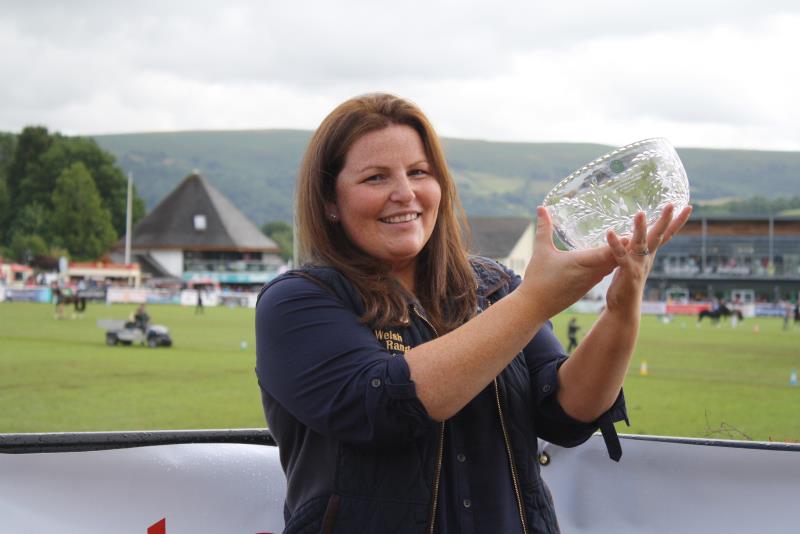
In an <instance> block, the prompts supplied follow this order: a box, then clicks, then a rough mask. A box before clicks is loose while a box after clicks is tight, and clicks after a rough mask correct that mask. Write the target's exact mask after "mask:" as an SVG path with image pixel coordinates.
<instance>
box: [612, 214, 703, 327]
mask: <svg viewBox="0 0 800 534" xmlns="http://www.w3.org/2000/svg"><path fill="white" fill-rule="evenodd" d="M673 212H674V207H673V206H672V204H668V205H667V206H666V207H665V208H664V209H663V210H662V211H661V216H660V217H659V218H658V220H657V221H656V222H655V224H653V226H652V227H651V228H650V229H649V230H648V228H647V221H646V219H645V214H644V213H643V212H639V213H637V214H636V215H635V216H634V218H633V235H632V236H631V237H630V238H627V237H626V238H620V237H619V236H617V234H616V233H615V232H614V231H613V230H609V232H608V235H607V240H608V244H609V246H610V247H611V251H612V252H613V253H614V259H615V260H616V262H617V265H618V267H619V268H618V269H617V270H616V272H615V273H614V278H613V280H612V282H611V285H610V286H609V288H608V291H607V293H606V306H607V308H608V311H610V312H614V311H617V312H623V313H624V312H626V311H633V312H635V313H637V314H638V304H639V303H640V302H641V300H642V296H643V292H644V284H645V281H646V280H647V275H649V274H650V270H651V269H652V268H653V262H654V261H655V254H656V252H657V251H658V249H659V248H660V247H662V246H663V245H664V244H665V243H667V242H668V241H669V240H670V239H671V238H672V236H674V235H675V234H676V233H678V231H679V230H680V229H681V228H682V227H683V225H684V224H686V221H687V220H688V219H689V215H690V214H691V213H692V208H691V206H687V207H686V208H684V209H683V210H682V211H681V212H680V213H679V214H678V216H677V217H674V218H673Z"/></svg>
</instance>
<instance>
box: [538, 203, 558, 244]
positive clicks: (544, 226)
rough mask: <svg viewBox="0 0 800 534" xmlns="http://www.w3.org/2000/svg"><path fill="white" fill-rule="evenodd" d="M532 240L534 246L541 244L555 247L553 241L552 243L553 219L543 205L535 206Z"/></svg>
mask: <svg viewBox="0 0 800 534" xmlns="http://www.w3.org/2000/svg"><path fill="white" fill-rule="evenodd" d="M534 241H535V245H534V247H539V246H540V245H542V246H546V247H549V248H555V243H553V220H552V219H551V218H550V213H549V212H548V211H547V208H545V207H544V206H538V207H537V208H536V237H535V238H534Z"/></svg>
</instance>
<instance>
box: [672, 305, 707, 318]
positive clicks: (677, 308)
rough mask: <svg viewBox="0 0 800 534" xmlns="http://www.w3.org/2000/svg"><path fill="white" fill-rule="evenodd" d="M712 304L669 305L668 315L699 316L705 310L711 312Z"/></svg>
mask: <svg viewBox="0 0 800 534" xmlns="http://www.w3.org/2000/svg"><path fill="white" fill-rule="evenodd" d="M710 309H711V304H667V310H666V311H667V313H673V314H675V315H697V314H698V313H700V312H701V311H703V310H710Z"/></svg>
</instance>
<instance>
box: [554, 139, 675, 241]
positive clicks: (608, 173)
mask: <svg viewBox="0 0 800 534" xmlns="http://www.w3.org/2000/svg"><path fill="white" fill-rule="evenodd" d="M668 203H672V204H673V205H674V206H675V210H676V212H677V211H679V210H681V209H683V208H684V207H685V206H686V205H688V203H689V181H688V178H687V177H686V171H685V170H684V168H683V164H682V163H681V160H680V158H679V157H678V153H677V152H676V151H675V149H674V148H673V147H672V145H671V144H670V143H669V142H668V141H667V140H666V139H663V138H655V139H645V140H643V141H638V142H636V143H632V144H630V145H626V146H624V147H622V148H618V149H616V150H614V151H613V152H609V153H608V154H606V155H604V156H601V157H599V158H597V159H596V160H594V161H592V162H591V163H588V164H586V165H584V166H583V167H581V168H580V169H578V170H576V171H575V172H573V173H572V174H570V175H569V176H567V177H566V178H564V179H563V180H562V181H561V182H559V183H558V185H556V186H555V187H554V188H553V189H552V190H551V191H550V192H549V193H548V194H547V195H546V196H545V199H544V202H543V204H544V206H545V207H546V208H547V210H548V211H549V212H550V217H551V218H552V219H553V226H554V228H555V232H556V234H557V235H558V237H559V238H560V239H561V241H562V242H563V243H564V244H565V245H566V246H567V247H569V248H578V249H584V248H591V247H597V246H600V245H603V244H604V243H605V242H606V232H607V231H608V230H609V229H613V230H614V231H615V232H616V233H617V234H618V235H620V236H626V235H631V234H632V232H633V228H632V218H633V215H634V214H635V213H636V212H638V211H643V212H644V213H645V215H646V218H647V224H648V225H650V224H652V223H653V222H655V221H656V219H658V216H659V214H660V213H661V210H662V209H663V208H664V207H665V206H666V205H667V204H668Z"/></svg>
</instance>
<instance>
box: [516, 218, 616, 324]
mask: <svg viewBox="0 0 800 534" xmlns="http://www.w3.org/2000/svg"><path fill="white" fill-rule="evenodd" d="M536 215H537V221H536V237H535V239H534V245H533V246H534V250H533V257H532V258H531V261H530V263H529V264H528V268H527V269H526V270H525V278H524V280H523V281H522V284H520V286H519V287H518V288H517V291H522V292H523V293H524V294H527V295H529V297H530V298H532V299H535V300H536V302H537V304H538V307H539V309H540V310H541V313H542V314H543V315H544V316H545V318H546V319H549V318H551V317H553V316H555V315H557V314H559V313H560V312H562V311H563V310H565V309H566V308H568V307H569V306H571V305H572V304H574V303H575V302H577V301H578V300H579V299H580V298H581V297H583V296H584V295H585V294H586V293H587V292H588V291H589V290H590V289H591V288H593V287H594V286H596V285H597V284H598V283H599V282H600V281H601V280H602V279H603V278H604V277H605V276H606V275H608V274H610V273H611V272H612V271H613V270H614V268H615V267H617V261H616V260H615V258H614V254H613V252H612V251H611V247H609V246H608V245H603V246H600V247H596V248H591V249H586V250H570V251H563V250H558V249H557V248H556V246H555V243H553V221H552V219H551V218H550V214H549V213H548V212H547V209H545V208H544V207H543V206H539V207H538V208H536Z"/></svg>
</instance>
